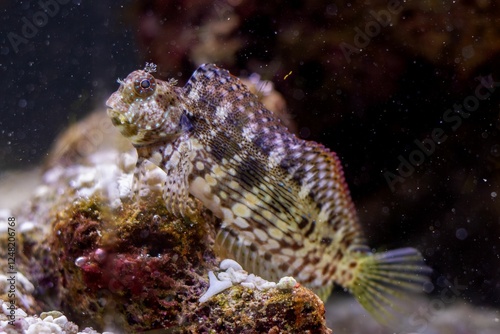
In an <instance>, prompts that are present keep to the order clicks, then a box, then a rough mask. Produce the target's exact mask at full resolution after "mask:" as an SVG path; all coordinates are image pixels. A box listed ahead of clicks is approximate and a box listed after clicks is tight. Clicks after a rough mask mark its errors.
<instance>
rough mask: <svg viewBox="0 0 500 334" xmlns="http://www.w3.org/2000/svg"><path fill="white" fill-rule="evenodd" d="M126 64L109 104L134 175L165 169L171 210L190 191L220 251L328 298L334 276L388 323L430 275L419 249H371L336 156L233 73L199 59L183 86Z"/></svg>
mask: <svg viewBox="0 0 500 334" xmlns="http://www.w3.org/2000/svg"><path fill="white" fill-rule="evenodd" d="M153 72H154V70H153V68H152V67H151V66H150V65H148V66H147V67H146V68H145V69H144V70H137V71H134V72H132V73H130V74H129V75H128V76H127V77H126V79H125V80H119V83H120V87H119V89H118V90H117V91H116V92H115V93H113V94H112V95H111V97H110V98H109V99H108V101H107V106H108V115H109V117H110V118H111V120H112V122H113V124H114V125H115V126H116V127H117V128H118V129H119V130H120V131H121V133H122V134H123V135H124V136H125V137H127V138H128V139H129V140H130V141H131V142H132V143H133V145H134V146H135V147H136V148H137V152H138V156H139V160H138V163H137V170H138V171H139V173H138V176H140V174H141V172H140V171H141V170H142V171H143V172H142V173H144V170H146V169H145V168H144V167H143V166H144V164H145V163H153V164H155V165H157V166H158V167H160V168H161V169H163V171H164V172H165V173H166V174H167V181H166V184H165V186H164V200H165V205H166V206H167V208H168V210H169V211H170V212H172V213H173V214H175V215H177V216H185V217H189V215H190V212H191V211H192V210H193V207H194V205H193V201H194V200H193V198H195V199H198V200H199V201H201V203H202V204H203V205H204V206H205V207H206V208H208V209H209V210H211V211H212V212H213V214H214V215H215V216H217V217H218V218H219V219H220V220H221V221H222V224H221V228H220V230H219V232H218V234H217V237H216V249H217V253H218V255H219V256H220V257H221V258H232V259H234V260H236V261H238V262H239V263H241V264H242V266H243V268H244V269H245V270H247V271H249V272H252V273H255V274H257V275H260V276H262V277H263V278H265V279H268V280H278V279H279V277H282V276H293V277H295V278H296V279H297V281H298V282H300V283H301V284H304V285H306V286H307V287H309V288H311V289H313V290H314V291H315V292H316V293H317V294H318V295H319V296H320V297H321V298H322V299H323V300H325V299H326V298H327V297H328V295H329V294H330V292H331V290H332V287H333V283H336V284H339V285H341V286H342V287H344V288H345V289H348V290H349V291H350V292H351V293H352V294H353V295H354V296H355V297H356V298H357V300H358V301H359V302H360V303H361V304H362V305H363V306H364V307H365V309H366V310H368V311H369V312H370V313H372V315H373V316H374V317H375V318H377V319H378V320H380V321H382V322H386V323H387V322H388V319H389V318H390V317H391V316H392V314H394V312H397V311H398V306H397V305H398V304H397V303H396V302H397V301H398V300H401V299H402V298H404V296H405V295H406V293H407V292H420V291H422V290H423V285H424V283H426V282H428V275H429V272H430V269H429V267H427V266H426V265H425V263H424V261H423V258H422V256H421V254H420V253H419V252H418V251H417V250H416V249H413V248H403V249H397V250H392V251H388V252H383V253H372V252H371V250H370V248H369V247H368V246H367V244H366V242H365V239H364V238H363V233H362V230H361V226H360V223H359V221H358V218H357V216H356V212H355V208H354V205H353V202H352V200H351V196H350V193H349V189H348V187H347V184H346V182H345V180H344V175H343V171H342V167H341V164H340V161H339V159H338V157H337V155H336V154H335V153H334V152H332V151H330V150H329V149H328V148H326V147H324V146H323V145H321V144H318V143H316V142H313V141H306V140H302V139H300V138H298V137H296V136H295V135H294V134H291V133H290V132H289V131H288V129H287V128H286V127H284V126H283V125H282V124H281V123H280V121H279V120H278V119H277V117H275V115H273V113H272V112H270V111H269V110H267V109H265V108H264V106H263V105H262V104H261V103H260V102H259V100H258V99H257V97H256V96H255V95H254V94H252V93H250V91H249V90H248V89H247V87H246V86H245V85H244V84H243V83H242V82H241V81H240V80H239V79H238V78H237V77H235V76H232V75H231V74H230V73H229V72H228V71H226V70H224V69H221V68H218V67H216V66H215V65H211V64H205V65H202V66H200V67H199V68H198V69H197V70H196V71H195V72H194V74H193V75H192V76H191V78H190V79H189V81H188V82H187V83H186V85H185V86H184V87H179V86H177V85H176V82H175V81H174V80H170V81H162V80H159V79H157V78H155V77H154V76H153Z"/></svg>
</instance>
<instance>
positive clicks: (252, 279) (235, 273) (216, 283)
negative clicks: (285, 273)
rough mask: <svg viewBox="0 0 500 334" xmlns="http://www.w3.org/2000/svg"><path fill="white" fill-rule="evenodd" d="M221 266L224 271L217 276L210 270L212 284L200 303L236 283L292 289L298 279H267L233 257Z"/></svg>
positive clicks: (254, 286)
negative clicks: (245, 267) (252, 271)
mask: <svg viewBox="0 0 500 334" xmlns="http://www.w3.org/2000/svg"><path fill="white" fill-rule="evenodd" d="M219 268H220V269H221V270H223V271H221V272H220V273H218V274H217V276H215V274H214V272H213V271H209V272H208V278H209V280H210V283H209V284H210V286H209V288H208V290H207V292H205V293H204V294H203V295H202V296H201V297H200V299H199V301H200V303H204V302H206V301H207V300H209V299H210V298H211V297H213V296H215V295H217V294H218V293H221V292H222V291H224V290H226V289H229V288H230V287H232V286H233V285H236V284H240V285H241V286H243V287H245V288H248V289H257V290H260V291H262V290H268V289H271V288H278V289H281V290H286V289H292V288H293V287H294V286H296V284H297V281H296V280H295V279H294V278H293V277H283V278H282V279H280V281H279V282H278V283H277V284H276V283H275V282H269V281H266V280H265V279H263V278H262V277H259V276H256V275H254V274H248V272H246V271H245V270H243V268H242V267H241V265H240V264H239V263H238V262H236V261H234V260H231V259H226V260H223V261H222V262H221V263H220V265H219Z"/></svg>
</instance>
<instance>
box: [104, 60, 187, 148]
mask: <svg viewBox="0 0 500 334" xmlns="http://www.w3.org/2000/svg"><path fill="white" fill-rule="evenodd" d="M118 83H119V84H120V87H119V88H118V90H117V91H116V92H114V93H113V94H112V95H111V96H110V97H109V99H108V100H107V101H106V105H107V107H108V116H109V117H110V118H111V121H112V123H113V125H114V126H116V127H117V128H118V129H119V130H120V132H121V133H122V135H124V136H125V137H126V138H128V139H129V140H130V141H131V142H132V143H133V144H134V145H135V146H143V145H148V144H153V143H157V142H169V141H173V140H175V139H176V138H177V137H178V136H179V135H180V134H181V133H183V132H184V131H185V126H184V125H183V124H184V123H185V121H184V119H185V117H182V116H183V111H184V110H186V108H185V107H184V103H183V101H182V99H181V95H182V94H180V93H179V90H180V88H178V87H176V86H175V82H174V81H172V80H171V81H163V80H159V79H156V78H155V77H154V76H153V75H152V74H151V72H149V71H147V70H137V71H134V72H132V73H130V74H129V75H128V76H127V77H126V78H125V80H118Z"/></svg>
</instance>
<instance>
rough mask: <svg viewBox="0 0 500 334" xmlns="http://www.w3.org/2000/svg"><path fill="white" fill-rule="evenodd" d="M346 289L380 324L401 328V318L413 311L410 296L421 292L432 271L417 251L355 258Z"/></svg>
mask: <svg viewBox="0 0 500 334" xmlns="http://www.w3.org/2000/svg"><path fill="white" fill-rule="evenodd" d="M358 263H359V264H358V267H357V268H356V272H355V274H354V277H353V280H352V281H351V283H350V284H349V285H348V286H347V287H348V288H349V289H350V290H351V292H352V293H353V295H354V296H355V297H356V299H357V300H358V302H359V303H360V304H361V305H362V306H363V307H364V308H365V309H366V310H367V311H368V312H369V313H370V314H371V315H372V316H373V317H374V318H375V319H376V320H377V321H379V322H380V323H381V324H383V325H386V326H388V327H391V328H398V327H401V325H402V321H401V316H402V315H403V316H404V315H409V314H410V313H411V312H412V306H411V305H412V304H413V303H412V301H413V299H412V298H411V296H412V294H416V293H420V292H423V291H424V289H423V288H424V284H426V283H429V282H430V280H429V274H430V273H431V272H432V270H431V269H430V268H429V267H428V266H427V265H425V263H424V259H423V257H422V255H421V254H420V252H419V251H417V250H416V249H414V248H401V249H396V250H392V251H388V252H385V253H377V254H367V255H363V256H362V257H360V258H359V259H358Z"/></svg>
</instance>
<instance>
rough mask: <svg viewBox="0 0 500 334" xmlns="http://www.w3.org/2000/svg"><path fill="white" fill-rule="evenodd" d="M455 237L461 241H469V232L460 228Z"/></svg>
mask: <svg viewBox="0 0 500 334" xmlns="http://www.w3.org/2000/svg"><path fill="white" fill-rule="evenodd" d="M455 236H456V237H457V239H459V240H465V239H467V230H466V229H465V228H459V229H458V230H457V231H456V232H455Z"/></svg>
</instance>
